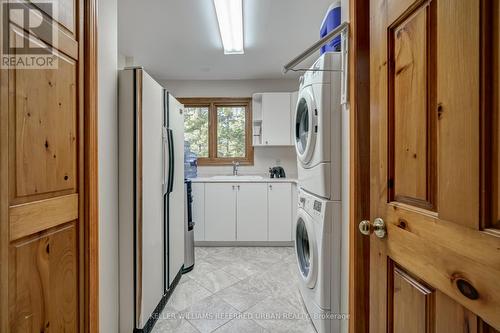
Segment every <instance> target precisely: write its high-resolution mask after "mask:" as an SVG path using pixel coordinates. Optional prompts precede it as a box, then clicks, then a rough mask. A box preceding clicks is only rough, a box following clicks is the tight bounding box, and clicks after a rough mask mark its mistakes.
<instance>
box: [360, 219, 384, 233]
mask: <svg viewBox="0 0 500 333" xmlns="http://www.w3.org/2000/svg"><path fill="white" fill-rule="evenodd" d="M359 231H360V232H361V233H362V234H363V235H366V236H369V235H370V234H371V233H372V232H373V233H374V234H375V236H377V237H378V238H384V237H385V235H386V234H387V229H386V227H385V222H384V220H382V219H381V218H380V217H377V218H376V219H375V220H374V221H373V224H372V223H371V222H370V221H369V220H363V221H361V223H360V224H359Z"/></svg>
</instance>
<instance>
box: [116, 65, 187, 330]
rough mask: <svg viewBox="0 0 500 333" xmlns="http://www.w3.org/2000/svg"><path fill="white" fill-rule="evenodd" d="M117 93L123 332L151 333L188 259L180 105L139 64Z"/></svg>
mask: <svg viewBox="0 0 500 333" xmlns="http://www.w3.org/2000/svg"><path fill="white" fill-rule="evenodd" d="M118 94H119V97H118V98H119V116H118V118H119V119H118V123H119V256H120V259H119V261H120V332H123V333H128V332H130V333H132V332H149V331H150V330H151V328H152V326H153V325H154V323H155V320H156V316H155V315H156V314H158V313H159V312H161V310H162V309H163V307H164V305H165V302H166V301H167V299H168V296H169V295H170V293H171V290H172V287H175V284H174V282H175V281H174V278H175V277H176V276H177V273H176V272H175V270H177V271H179V270H180V269H181V268H182V264H183V258H184V248H183V246H184V243H183V240H184V237H183V230H184V208H183V198H184V186H183V180H184V178H183V177H184V164H183V163H182V161H183V153H184V152H183V137H184V118H183V114H182V113H183V112H182V108H183V107H182V105H180V104H179V103H178V102H177V103H175V99H174V98H173V97H170V96H169V94H168V93H167V92H166V91H165V89H164V88H163V87H162V86H161V85H160V84H159V83H158V82H156V81H155V80H154V79H153V78H152V77H151V76H150V75H149V74H148V73H147V72H146V71H145V70H144V69H142V68H141V67H133V68H126V69H124V70H121V71H120V72H119V88H118ZM170 105H171V106H170ZM180 138H182V140H181V141H180V142H179V139H180ZM179 146H180V147H179ZM179 163H180V165H179ZM179 202H180V203H182V204H180V203H179ZM177 207H179V208H177ZM179 230H182V232H181V234H180V235H178V234H179ZM179 242H181V244H182V252H181V253H179V250H178V248H179V247H180V246H181V245H179V244H178V243H179ZM179 265H180V267H178V266H179Z"/></svg>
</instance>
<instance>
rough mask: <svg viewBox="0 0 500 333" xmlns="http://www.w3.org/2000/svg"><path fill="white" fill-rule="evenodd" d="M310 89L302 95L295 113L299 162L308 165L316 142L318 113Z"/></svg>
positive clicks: (296, 146) (306, 89)
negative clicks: (316, 114) (316, 118)
mask: <svg viewBox="0 0 500 333" xmlns="http://www.w3.org/2000/svg"><path fill="white" fill-rule="evenodd" d="M309 90H310V89H309V88H305V89H304V90H303V91H301V93H300V97H299V102H298V103H297V109H296V111H295V149H296V150H297V155H298V158H299V160H300V161H301V162H302V163H303V164H304V165H306V164H307V163H309V161H310V159H311V157H312V153H313V150H314V144H315V141H316V133H315V132H314V131H315V128H317V124H315V122H316V120H315V117H316V116H315V115H314V113H315V112H317V111H316V110H317V109H316V107H315V105H314V101H313V98H312V96H311V92H310V91H309Z"/></svg>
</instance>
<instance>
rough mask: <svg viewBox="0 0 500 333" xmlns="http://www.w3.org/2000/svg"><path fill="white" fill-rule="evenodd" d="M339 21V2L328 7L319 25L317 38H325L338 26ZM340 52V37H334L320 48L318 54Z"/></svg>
mask: <svg viewBox="0 0 500 333" xmlns="http://www.w3.org/2000/svg"><path fill="white" fill-rule="evenodd" d="M340 19H341V9H340V1H337V2H335V3H333V4H332V5H331V6H330V7H328V11H327V12H326V15H325V18H324V19H323V22H322V23H321V29H320V30H319V36H320V37H321V38H323V37H325V36H326V35H327V34H328V33H329V32H330V31H332V30H333V29H335V28H336V27H338V26H339V25H340ZM334 51H340V36H338V37H335V38H334V39H333V40H332V41H331V42H329V43H327V44H325V45H323V46H322V47H321V50H320V53H321V54H323V53H325V52H334Z"/></svg>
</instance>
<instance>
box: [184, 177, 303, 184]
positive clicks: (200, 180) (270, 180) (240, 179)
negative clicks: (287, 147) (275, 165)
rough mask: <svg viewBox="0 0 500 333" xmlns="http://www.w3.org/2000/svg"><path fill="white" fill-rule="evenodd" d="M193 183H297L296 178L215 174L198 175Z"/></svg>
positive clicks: (192, 179)
mask: <svg viewBox="0 0 500 333" xmlns="http://www.w3.org/2000/svg"><path fill="white" fill-rule="evenodd" d="M190 180H191V181H192V182H193V183H297V179H296V178H265V177H263V178H261V179H255V178H252V179H248V178H247V179H245V176H236V177H234V178H231V179H229V178H225V179H221V178H217V177H213V176H207V177H197V178H191V179H190Z"/></svg>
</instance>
